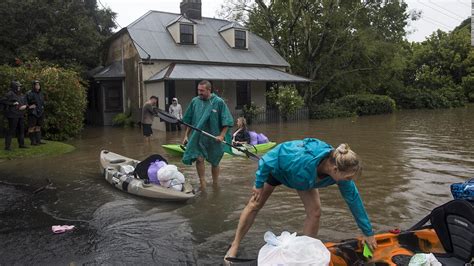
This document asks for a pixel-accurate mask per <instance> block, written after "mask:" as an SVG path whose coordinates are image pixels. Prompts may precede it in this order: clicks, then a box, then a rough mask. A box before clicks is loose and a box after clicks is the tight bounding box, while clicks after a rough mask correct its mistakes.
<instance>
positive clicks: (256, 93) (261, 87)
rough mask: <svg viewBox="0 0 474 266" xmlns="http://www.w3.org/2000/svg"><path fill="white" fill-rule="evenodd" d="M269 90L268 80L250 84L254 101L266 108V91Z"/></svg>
mask: <svg viewBox="0 0 474 266" xmlns="http://www.w3.org/2000/svg"><path fill="white" fill-rule="evenodd" d="M266 90H267V82H265V81H255V82H252V83H251V84H250V91H251V98H252V102H253V103H254V104H255V105H256V106H258V107H262V108H265V106H267V99H266V97H265V93H266Z"/></svg>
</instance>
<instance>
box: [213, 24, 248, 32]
mask: <svg viewBox="0 0 474 266" xmlns="http://www.w3.org/2000/svg"><path fill="white" fill-rule="evenodd" d="M231 28H234V29H239V30H247V29H246V28H245V27H244V26H242V25H240V24H239V23H237V22H230V23H229V24H227V25H224V26H222V27H221V28H220V29H219V32H222V31H225V30H228V29H231Z"/></svg>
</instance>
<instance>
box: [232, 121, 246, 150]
mask: <svg viewBox="0 0 474 266" xmlns="http://www.w3.org/2000/svg"><path fill="white" fill-rule="evenodd" d="M249 143H250V133H249V131H248V130H247V120H245V117H239V118H237V130H236V131H235V132H234V134H233V135H232V144H234V145H236V146H242V144H249Z"/></svg>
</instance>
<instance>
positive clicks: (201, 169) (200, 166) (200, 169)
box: [196, 157, 206, 190]
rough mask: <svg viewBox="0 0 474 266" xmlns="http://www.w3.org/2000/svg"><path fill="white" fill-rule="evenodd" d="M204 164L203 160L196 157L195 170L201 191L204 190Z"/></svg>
mask: <svg viewBox="0 0 474 266" xmlns="http://www.w3.org/2000/svg"><path fill="white" fill-rule="evenodd" d="M205 167H206V166H205V164H204V158H202V157H198V158H197V159H196V170H197V173H198V177H199V182H201V190H205V189H206V175H205V174H206V168H205Z"/></svg>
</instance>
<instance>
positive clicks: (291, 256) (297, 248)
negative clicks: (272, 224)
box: [258, 231, 331, 266]
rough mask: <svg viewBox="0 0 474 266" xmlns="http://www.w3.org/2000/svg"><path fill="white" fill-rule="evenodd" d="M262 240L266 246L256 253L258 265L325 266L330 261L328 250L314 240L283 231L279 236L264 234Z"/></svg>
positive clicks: (269, 233) (270, 233)
mask: <svg viewBox="0 0 474 266" xmlns="http://www.w3.org/2000/svg"><path fill="white" fill-rule="evenodd" d="M264 239H265V242H266V243H267V244H265V245H264V246H263V247H262V248H261V249H260V251H259V252H258V265H315V266H327V265H329V262H330V260H331V253H330V252H329V250H328V249H327V248H326V246H324V244H323V243H322V242H321V241H320V240H318V239H316V238H312V237H309V236H296V233H293V234H290V233H289V232H286V231H284V232H282V233H281V235H280V236H275V234H273V233H272V232H266V233H265V235H264Z"/></svg>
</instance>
